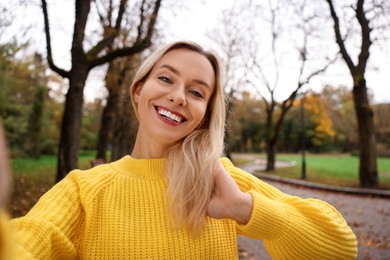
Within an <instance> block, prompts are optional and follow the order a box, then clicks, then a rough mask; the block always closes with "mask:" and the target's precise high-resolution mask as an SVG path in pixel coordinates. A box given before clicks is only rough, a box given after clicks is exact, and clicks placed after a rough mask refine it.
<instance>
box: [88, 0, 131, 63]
mask: <svg viewBox="0 0 390 260" xmlns="http://www.w3.org/2000/svg"><path fill="white" fill-rule="evenodd" d="M126 4H127V0H121V3H120V6H119V10H118V16H117V20H116V22H115V28H110V27H107V28H105V33H106V34H107V35H105V36H104V38H103V39H102V40H101V41H99V42H98V43H97V44H96V45H95V46H94V47H93V48H91V50H89V51H88V52H87V57H88V59H89V60H93V59H94V58H96V56H97V55H99V53H100V52H101V51H102V50H103V49H105V48H107V47H109V46H110V45H111V44H112V43H113V41H114V40H115V38H116V37H117V36H118V35H119V31H120V25H121V23H122V18H123V13H124V12H125V9H126ZM111 5H112V3H111V2H110V7H109V10H108V17H109V18H108V19H109V21H108V25H107V26H110V25H111V21H110V19H111V18H110V17H111V16H112V14H111V13H112V10H113V9H112V6H111ZM102 23H103V24H104V22H102Z"/></svg>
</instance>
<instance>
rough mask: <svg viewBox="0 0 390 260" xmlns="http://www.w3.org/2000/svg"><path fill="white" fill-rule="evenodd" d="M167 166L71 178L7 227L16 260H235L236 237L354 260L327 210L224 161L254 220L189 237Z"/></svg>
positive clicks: (129, 166)
mask: <svg viewBox="0 0 390 260" xmlns="http://www.w3.org/2000/svg"><path fill="white" fill-rule="evenodd" d="M164 163H165V160H164V159H134V158H131V157H130V156H126V157H124V158H122V159H121V160H119V161H117V162H114V163H111V164H105V165H101V166H97V167H95V168H93V169H90V170H87V171H79V170H76V171H73V172H71V173H70V174H68V176H67V177H66V178H65V179H64V180H62V181H61V182H60V183H58V184H57V185H55V186H54V187H53V188H52V189H51V190H50V191H48V192H47V193H46V194H45V195H44V196H43V197H42V198H41V199H40V200H39V202H38V203H37V205H35V206H34V208H33V209H32V210H31V211H30V212H29V213H28V214H27V215H26V216H25V217H22V218H19V219H15V220H12V221H11V223H12V225H13V227H12V229H13V230H14V231H15V232H14V238H15V240H16V242H17V243H16V248H15V252H16V254H18V256H15V259H61V260H62V259H78V258H81V259H224V260H227V259H237V258H238V254H237V238H236V237H237V234H243V235H246V236H249V237H253V238H256V239H263V240H264V242H265V245H266V247H267V250H268V251H269V253H270V254H271V256H272V257H273V259H354V258H355V256H356V239H355V236H354V234H353V233H352V231H351V229H350V228H349V227H348V226H347V224H346V222H345V221H344V219H343V218H342V217H341V215H340V214H339V213H338V212H337V211H336V210H335V209H334V208H333V207H332V206H330V205H328V204H326V203H324V202H322V201H318V200H314V199H306V200H304V199H300V198H297V197H292V196H288V195H286V194H284V193H282V192H280V191H279V190H277V189H275V188H273V187H272V186H270V185H268V184H266V183H264V182H262V181H260V180H258V179H257V178H255V177H253V176H252V175H250V174H248V173H245V172H243V171H242V170H240V169H238V168H236V167H234V166H233V165H232V164H231V162H230V161H229V160H228V159H222V163H223V165H224V167H225V168H226V169H227V170H228V171H229V172H230V173H231V175H232V176H233V178H234V179H235V180H236V182H237V184H238V185H239V186H240V188H241V189H242V190H243V191H245V192H249V193H250V194H251V195H252V197H253V201H254V208H253V211H252V216H251V219H250V221H249V222H248V223H247V224H246V225H239V224H237V223H236V222H234V221H232V220H228V219H223V220H217V219H211V218H207V222H208V224H209V225H208V227H207V228H205V229H204V231H203V232H202V233H201V235H200V236H199V237H193V236H192V235H191V234H190V233H189V232H187V231H186V230H185V229H177V228H175V227H174V226H173V225H172V223H170V221H169V220H168V216H167V208H166V201H165V200H166V195H165V192H166V183H165V178H164ZM183 174H185V173H183ZM3 222H4V221H3ZM3 224H4V223H3ZM3 238H4V237H3Z"/></svg>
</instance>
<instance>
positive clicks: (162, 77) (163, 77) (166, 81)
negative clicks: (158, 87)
mask: <svg viewBox="0 0 390 260" xmlns="http://www.w3.org/2000/svg"><path fill="white" fill-rule="evenodd" d="M158 79H159V80H161V81H163V82H165V83H169V84H171V83H172V80H170V79H169V78H168V77H165V76H161V77H158Z"/></svg>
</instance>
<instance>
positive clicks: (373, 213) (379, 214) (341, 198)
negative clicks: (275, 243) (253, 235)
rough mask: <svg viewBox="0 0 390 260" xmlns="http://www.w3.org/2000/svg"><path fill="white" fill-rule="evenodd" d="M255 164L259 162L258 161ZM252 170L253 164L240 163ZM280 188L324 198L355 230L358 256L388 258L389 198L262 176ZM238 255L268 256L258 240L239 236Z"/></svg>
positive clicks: (244, 167) (305, 196)
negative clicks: (325, 188) (342, 191)
mask: <svg viewBox="0 0 390 260" xmlns="http://www.w3.org/2000/svg"><path fill="white" fill-rule="evenodd" d="M257 165H258V164H257ZM241 168H243V169H244V170H246V171H248V172H253V170H254V168H256V166H254V165H253V164H248V165H244V166H241ZM264 181H266V182H268V183H270V184H271V185H273V186H275V187H277V188H278V189H280V190H281V191H283V192H285V193H288V194H291V195H296V196H299V197H302V198H317V199H321V200H324V201H326V202H328V203H330V204H331V205H333V206H334V207H336V208H337V210H338V211H340V213H341V214H342V215H343V216H344V218H345V219H346V220H347V222H348V224H349V225H350V227H351V228H352V230H353V231H354V233H355V235H356V237H357V239H358V243H359V253H358V258H357V259H359V260H360V259H362V260H370V259H372V260H388V259H390V199H388V198H381V197H375V196H367V195H365V196H363V195H351V194H345V193H340V192H330V191H324V190H318V189H312V188H307V187H300V186H296V185H291V184H285V183H280V182H275V181H269V180H264ZM238 241H239V242H238V244H239V249H240V259H242V260H244V259H271V257H270V256H269V255H268V254H267V252H266V250H265V249H264V247H263V244H262V242H261V241H258V240H253V239H249V238H246V237H239V239H238Z"/></svg>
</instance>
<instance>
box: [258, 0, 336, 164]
mask: <svg viewBox="0 0 390 260" xmlns="http://www.w3.org/2000/svg"><path fill="white" fill-rule="evenodd" d="M286 4H287V5H286ZM268 8H269V15H268V17H266V21H267V22H268V24H269V27H270V28H269V30H270V36H269V38H270V49H269V50H267V51H266V52H264V53H262V54H261V56H260V55H259V54H258V53H257V52H258V50H260V49H261V48H259V47H258V46H255V48H254V51H253V53H252V55H251V56H252V57H254V59H253V60H252V63H253V65H252V72H253V74H254V77H255V78H258V79H261V81H262V85H265V88H266V91H265V92H266V93H267V94H268V98H267V97H266V95H265V93H262V92H261V91H260V90H259V88H256V90H257V91H258V94H259V95H260V96H261V97H262V99H263V101H264V103H265V112H266V122H265V143H266V145H265V151H266V154H267V166H266V170H267V171H273V170H274V169H275V159H276V147H277V143H278V140H279V134H280V132H281V130H282V126H283V123H284V120H285V117H286V115H287V113H288V111H289V110H290V109H291V107H292V106H293V104H294V101H295V99H296V98H297V95H298V93H299V91H300V90H301V89H302V87H303V86H304V85H306V84H307V83H309V82H310V80H311V79H312V78H313V77H315V76H317V75H319V74H321V73H323V72H324V71H325V70H326V69H327V68H328V66H329V65H330V64H332V63H333V62H334V60H335V58H333V59H330V58H328V57H327V56H326V55H324V56H323V57H315V56H314V53H316V51H315V49H314V46H313V44H311V43H312V42H313V41H314V40H315V39H316V37H317V36H316V35H315V33H316V30H318V29H319V28H316V27H315V26H313V25H312V23H313V21H314V22H315V21H317V19H318V17H317V13H316V10H310V8H307V5H306V1H297V2H292V3H282V2H277V3H274V2H271V1H269V7H268ZM291 8H292V9H291ZM287 16H288V17H291V20H292V21H294V23H295V24H294V23H293V25H294V26H293V27H291V24H288V25H286V24H283V22H282V21H284V20H285V17H287ZM289 21H290V19H289ZM286 26H287V27H286ZM292 30H294V37H293V39H294V41H295V44H296V47H295V48H296V49H295V50H288V51H287V50H286V49H284V48H285V47H284V46H283V45H282V44H281V42H283V40H284V39H283V38H285V37H291V31H292ZM296 35H298V36H300V37H297V36H296ZM263 49H264V48H263ZM286 52H290V53H292V52H294V53H295V55H296V56H295V57H294V62H298V64H297V65H296V67H297V68H298V70H297V71H296V73H297V77H296V78H297V80H296V81H295V82H294V81H293V83H289V84H290V86H291V87H292V89H293V90H292V91H291V92H288V93H289V94H288V95H287V98H285V99H283V100H282V101H280V102H279V101H277V100H276V95H275V93H276V90H277V88H278V87H281V86H280V85H281V83H280V82H279V80H280V77H281V75H280V74H281V73H282V71H283V64H282V63H283V60H287V59H288V57H286V56H285V55H286V54H285V53H286ZM317 53H319V52H317ZM259 56H260V58H258V57H259ZM314 60H316V61H317V62H318V61H319V63H320V64H319V65H316V66H315V65H313V61H314ZM289 62H290V61H289ZM284 66H286V64H284ZM270 67H272V68H273V72H270V71H269V68H270ZM252 84H253V83H252ZM253 85H254V86H256V85H260V84H259V83H255V84H253ZM294 85H295V87H293V86H294ZM282 87H283V86H282ZM284 87H285V86H284Z"/></svg>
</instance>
